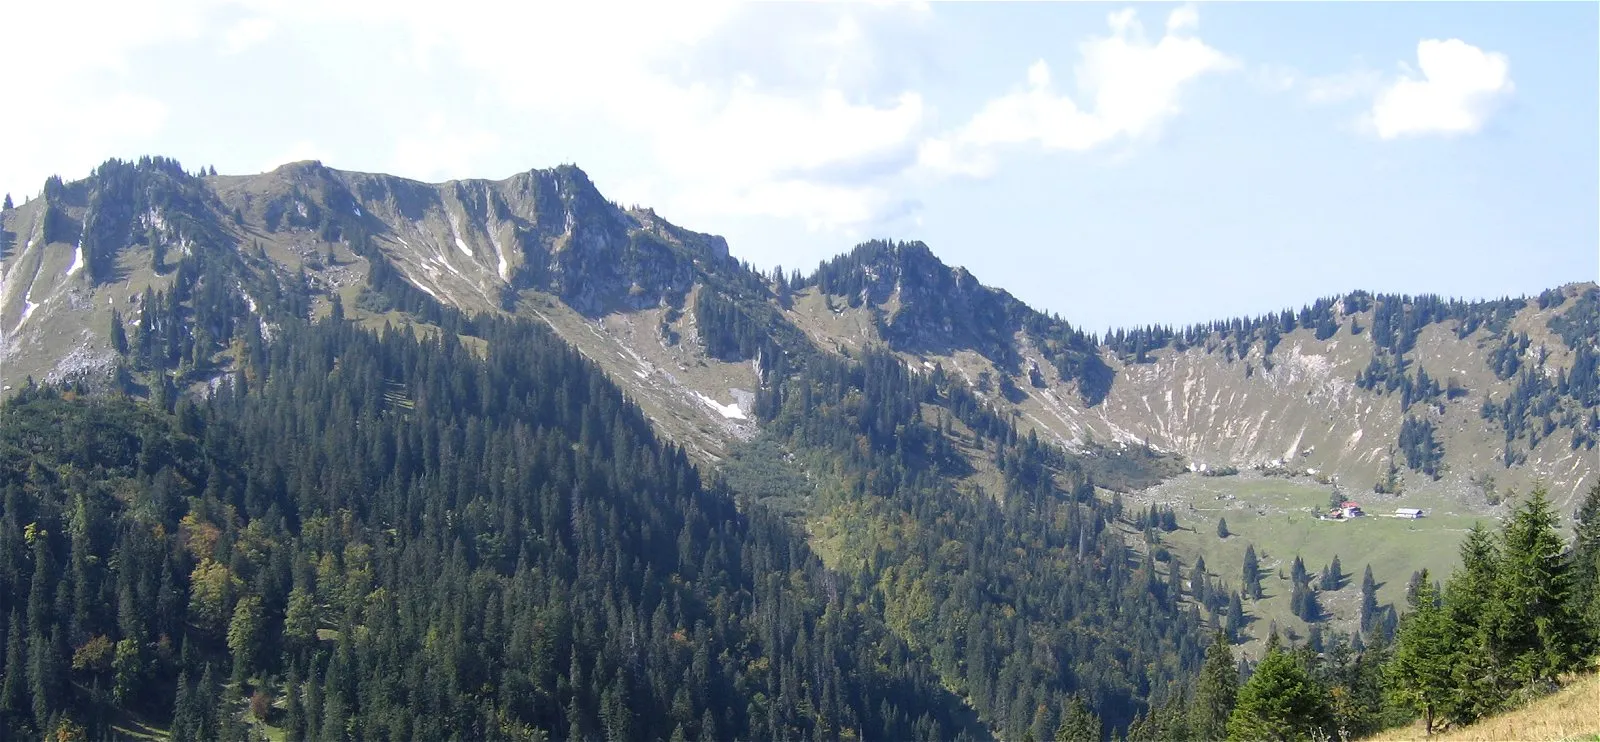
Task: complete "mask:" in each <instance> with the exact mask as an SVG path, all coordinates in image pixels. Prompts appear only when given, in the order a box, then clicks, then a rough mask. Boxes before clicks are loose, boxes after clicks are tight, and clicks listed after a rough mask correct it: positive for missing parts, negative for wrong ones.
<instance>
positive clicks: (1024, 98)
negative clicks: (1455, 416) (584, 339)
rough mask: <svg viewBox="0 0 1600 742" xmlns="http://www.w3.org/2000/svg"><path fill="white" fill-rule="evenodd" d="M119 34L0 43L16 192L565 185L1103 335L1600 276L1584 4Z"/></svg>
mask: <svg viewBox="0 0 1600 742" xmlns="http://www.w3.org/2000/svg"><path fill="white" fill-rule="evenodd" d="M126 5H132V4H115V3H87V4H85V3H70V2H59V3H32V4H29V6H28V7H24V8H22V9H20V10H19V9H13V10H11V11H8V12H7V13H6V14H5V18H4V20H3V23H4V28H5V29H6V34H5V36H6V41H5V43H4V44H0V63H3V64H4V68H5V69H6V70H7V87H8V88H9V91H8V92H9V93H10V95H8V96H7V99H8V101H9V103H8V106H9V107H10V108H9V110H7V111H6V112H5V114H4V115H3V116H0V143H3V144H0V147H3V148H4V154H3V156H0V189H4V190H7V191H10V192H11V193H13V194H14V195H15V196H16V197H17V198H18V199H19V200H20V199H21V197H22V196H24V195H27V194H35V193H37V192H38V190H39V188H40V186H41V184H42V181H43V179H44V178H45V176H47V175H49V174H51V173H59V174H61V175H62V176H64V177H67V178H75V177H81V176H82V175H84V174H86V173H87V172H88V170H89V169H90V168H92V167H93V166H94V165H95V164H97V163H98V162H100V161H102V160H104V159H105V158H107V157H110V156H120V157H135V156H138V155H140V154H165V155H169V156H173V157H177V158H178V159H180V160H182V161H183V162H184V163H185V164H186V165H189V166H191V167H198V166H201V165H215V166H216V167H217V168H218V170H219V171H222V172H227V173H248V172H259V171H262V170H265V169H270V168H271V167H273V166H275V165H277V164H281V163H283V162H286V161H290V160H295V159H305V158H317V159H321V160H323V161H324V162H325V163H326V164H328V165H330V166H333V167H339V168H346V169H354V170H368V171H382V172H392V173H396V174H399V175H404V176H408V177H413V178H418V179H423V180H430V181H437V180H444V179H450V178H462V177H490V178H500V177H505V176H507V175H509V174H511V173H514V172H517V171H520V170H527V169H530V168H535V167H548V166H552V165H555V164H558V163H562V162H575V163H577V164H578V165H580V166H581V167H583V168H584V169H585V170H586V171H588V172H589V174H590V175H591V177H593V178H594V180H595V182H596V183H597V184H598V185H599V186H600V188H601V190H602V191H603V192H605V193H606V194H607V195H609V196H610V197H612V198H613V199H614V200H617V201H620V202H623V203H637V204H641V205H650V206H654V207H655V208H656V209H657V210H658V211H659V212H660V213H661V214H662V215H663V216H665V217H666V218H668V219H670V220H672V221H674V222H676V223H679V224H681V225H683V226H685V227H689V228H691V229H697V230H700V231H706V232H714V233H718V234H722V235H725V236H726V237H727V238H728V240H729V243H730V245H731V247H732V249H733V251H734V253H735V254H736V255H739V256H740V257H743V258H745V259H748V260H750V261H751V262H753V263H755V264H756V265H758V266H761V267H764V268H769V267H771V266H773V265H775V264H781V265H784V266H786V267H788V268H801V269H804V270H809V269H810V268H811V267H813V266H814V265H815V264H816V263H817V262H818V261H819V260H822V259H825V258H827V257H830V256H832V255H834V254H836V253H839V252H842V251H844V250H847V249H848V248H849V247H850V246H852V245H853V244H855V243H856V242H858V241H860V240H863V239H867V238H872V237H888V238H895V239H921V240H924V241H926V242H927V243H928V244H929V245H930V246H931V247H933V249H934V251H935V252H936V253H938V254H939V255H940V256H941V257H943V258H944V259H945V260H946V261H947V262H950V263H952V264H960V265H966V266H967V267H969V268H970V269H971V270H972V271H973V272H974V273H975V274H977V275H978V277H979V278H980V279H982V280H983V281H984V282H985V283H988V284H990V285H995V286H1001V287H1004V288H1006V289H1008V290H1010V291H1012V292H1013V293H1015V294H1017V295H1018V296H1019V297H1021V298H1023V299H1024V300H1026V301H1028V302H1029V303H1031V304H1033V305H1035V306H1037V307H1040V308H1043V309H1047V310H1053V311H1056V312H1059V313H1060V314H1061V315H1062V316H1063V317H1065V318H1067V319H1068V320H1070V321H1072V322H1074V323H1076V324H1079V325H1081V326H1084V327H1086V328H1087V329H1090V330H1094V331H1099V330H1103V329H1104V328H1106V327H1107V326H1111V325H1129V324H1143V323H1152V322H1157V323H1168V324H1181V323H1186V322H1192V321H1201V320H1206V319H1211V318H1219V317H1227V316H1233V315H1238V314H1256V313H1261V312H1265V311H1273V310H1276V309H1278V308H1280V307H1283V306H1299V305H1301V304H1304V303H1307V302H1309V301H1311V300H1312V299H1315V298H1316V297H1318V296H1323V295H1329V294H1335V293H1342V292H1344V291H1348V290H1351V289H1355V288H1366V289H1371V290H1378V291H1402V292H1408V293H1422V292H1435V293H1442V294H1447V295H1458V296H1469V297H1488V296H1499V295H1502V294H1518V293H1531V292H1537V291H1538V290H1540V289H1542V288H1546V287H1549V286H1553V285H1558V284H1561V283H1564V282H1569V281H1579V280H1595V278H1596V274H1597V271H1600V144H1597V143H1600V101H1597V91H1600V73H1597V70H1600V50H1597V37H1600V12H1597V7H1600V6H1597V5H1596V4H1594V3H1508V4H1491V3H1460V4H1457V3H1416V4H1389V3H1237V4H1222V3H1200V4H1189V5H1178V4H1169V3H1134V4H1099V3H1068V4H1057V3H1028V4H991V3H985V4H942V3H934V4H915V5H913V4H892V3H876V4H856V5H831V4H794V5H777V4H765V5H727V4H711V3H690V4H678V5H674V6H673V7H671V8H665V7H657V6H656V5H665V4H656V5H644V4H605V3H589V4H585V5H582V6H579V5H576V4H525V5H526V6H528V7H522V6H518V5H508V4H502V3H491V2H479V1H478V0H461V1H459V2H452V3H448V4H439V3H425V2H421V1H420V0H399V1H397V2H379V1H378V0H352V1H350V2H343V3H320V2H314V1H312V0H244V1H242V2H227V3H205V2H189V1H188V0H156V1H155V2H152V3H148V4H146V3H141V4H138V6H139V7H137V8H134V7H126ZM40 60H48V61H47V62H43V63H41V61H40Z"/></svg>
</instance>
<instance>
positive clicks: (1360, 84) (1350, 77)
mask: <svg viewBox="0 0 1600 742" xmlns="http://www.w3.org/2000/svg"><path fill="white" fill-rule="evenodd" d="M1382 87H1383V75H1382V74H1381V73H1379V72H1377V71H1376V70H1366V69H1360V70H1351V71H1349V72H1339V73H1335V74H1332V75H1322V76H1320V77H1312V78H1308V79H1306V80H1305V84H1304V88H1305V97H1306V101H1307V102H1309V103H1315V104H1319V105H1320V104H1333V103H1343V102H1345V101H1350V100H1355V99H1357V98H1364V97H1366V96H1369V95H1373V94H1374V93H1375V92H1376V91H1377V90H1379V89H1380V88H1382Z"/></svg>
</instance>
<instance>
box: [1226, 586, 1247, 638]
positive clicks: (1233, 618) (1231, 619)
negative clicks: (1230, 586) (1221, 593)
mask: <svg viewBox="0 0 1600 742" xmlns="http://www.w3.org/2000/svg"><path fill="white" fill-rule="evenodd" d="M1243 628H1244V602H1243V601H1241V600H1239V592H1238V591H1237V590H1235V591H1234V592H1232V593H1230V594H1229V595H1228V618H1227V622H1226V624H1225V625H1224V631H1227V632H1228V640H1229V641H1235V642H1236V641H1239V630H1240V629H1243Z"/></svg>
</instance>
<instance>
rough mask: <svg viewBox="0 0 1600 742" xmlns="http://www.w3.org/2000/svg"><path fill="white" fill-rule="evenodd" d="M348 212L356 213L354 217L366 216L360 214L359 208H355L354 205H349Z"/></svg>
mask: <svg viewBox="0 0 1600 742" xmlns="http://www.w3.org/2000/svg"><path fill="white" fill-rule="evenodd" d="M350 210H351V211H354V212H355V213H356V216H366V215H365V214H363V213H361V207H360V206H356V205H355V204H351V205H350Z"/></svg>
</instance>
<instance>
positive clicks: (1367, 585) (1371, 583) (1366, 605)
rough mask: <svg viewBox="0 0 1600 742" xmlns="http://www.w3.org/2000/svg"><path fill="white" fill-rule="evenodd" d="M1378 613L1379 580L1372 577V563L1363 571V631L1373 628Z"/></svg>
mask: <svg viewBox="0 0 1600 742" xmlns="http://www.w3.org/2000/svg"><path fill="white" fill-rule="evenodd" d="M1377 613H1378V581H1377V580H1374V579H1373V578H1372V565H1370V564H1368V565H1367V568H1366V570H1365V571H1363V572H1362V573H1361V621H1360V623H1361V633H1362V634H1365V633H1367V632H1369V631H1371V630H1372V627H1373V625H1374V623H1375V619H1376V618H1377Z"/></svg>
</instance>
